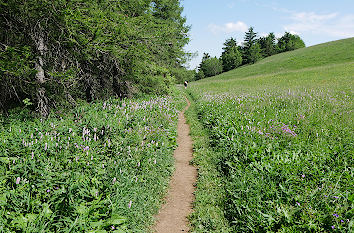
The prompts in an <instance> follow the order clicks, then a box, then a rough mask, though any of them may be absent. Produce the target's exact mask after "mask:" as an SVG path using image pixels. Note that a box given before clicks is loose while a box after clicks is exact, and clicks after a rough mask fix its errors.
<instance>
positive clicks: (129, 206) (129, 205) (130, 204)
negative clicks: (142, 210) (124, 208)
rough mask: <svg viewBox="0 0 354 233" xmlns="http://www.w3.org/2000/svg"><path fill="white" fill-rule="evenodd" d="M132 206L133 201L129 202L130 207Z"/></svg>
mask: <svg viewBox="0 0 354 233" xmlns="http://www.w3.org/2000/svg"><path fill="white" fill-rule="evenodd" d="M131 207H132V201H130V202H129V204H128V208H129V209H130V208H131Z"/></svg>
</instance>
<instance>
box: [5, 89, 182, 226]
mask: <svg viewBox="0 0 354 233" xmlns="http://www.w3.org/2000/svg"><path fill="white" fill-rule="evenodd" d="M184 104H185V101H184V99H183V98H182V97H181V96H180V95H179V94H178V95H175V96H173V97H171V96H170V97H169V96H163V97H150V98H147V97H145V98H142V99H133V100H132V99H130V100H129V99H123V100H109V101H106V102H103V101H97V102H94V103H91V104H87V103H82V104H79V105H78V106H77V107H76V108H75V109H73V110H72V111H70V112H64V113H59V114H60V115H55V116H54V115H52V116H49V118H48V119H47V120H40V119H37V118H34V119H29V118H28V116H24V117H23V116H21V115H20V114H18V112H14V113H13V114H11V115H10V117H8V118H5V119H3V120H2V121H0V155H1V156H0V173H1V174H2V175H1V177H0V231H1V232H143V231H146V229H147V228H148V227H149V226H150V225H151V224H152V223H153V221H154V219H153V215H154V214H156V213H157V211H158V208H159V207H160V205H161V200H162V198H163V195H164V194H165V192H166V188H167V186H168V182H169V179H170V176H171V174H172V171H173V164H174V159H173V150H174V149H175V148H176V136H177V134H176V126H177V119H178V112H179V110H181V109H182V107H183V106H184ZM27 113H28V112H27ZM21 114H26V113H21ZM23 118H24V119H23Z"/></svg>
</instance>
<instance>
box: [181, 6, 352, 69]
mask: <svg viewBox="0 0 354 233" xmlns="http://www.w3.org/2000/svg"><path fill="white" fill-rule="evenodd" d="M181 2H182V5H183V7H184V13H183V14H184V16H186V18H187V24H188V25H191V26H192V29H191V31H190V38H191V42H190V43H189V44H188V45H187V46H186V48H185V49H186V51H189V52H198V56H197V57H195V58H194V59H192V61H190V62H189V66H190V68H191V69H193V68H195V67H196V66H198V64H199V63H200V61H201V57H202V55H203V52H207V53H209V54H210V55H211V56H217V57H219V56H220V55H221V52H222V47H223V43H224V42H225V40H226V39H228V38H230V37H234V38H236V40H237V42H239V43H240V42H242V41H243V38H244V34H245V31H247V29H248V27H250V26H253V27H254V29H255V31H256V32H258V34H259V35H260V36H263V35H266V34H268V33H269V32H274V33H275V35H276V36H277V37H280V36H281V35H283V34H284V32H285V31H288V32H291V33H294V34H298V35H299V36H300V37H301V38H302V39H303V40H304V42H305V44H306V46H311V45H315V44H320V43H323V42H328V41H333V40H338V39H343V38H349V37H354V0H292V1H287V0H283V1H281V0H182V1H181Z"/></svg>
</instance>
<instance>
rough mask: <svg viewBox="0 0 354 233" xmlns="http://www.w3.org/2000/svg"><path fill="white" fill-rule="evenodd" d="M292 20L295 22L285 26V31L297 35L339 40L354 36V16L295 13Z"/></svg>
mask: <svg viewBox="0 0 354 233" xmlns="http://www.w3.org/2000/svg"><path fill="white" fill-rule="evenodd" d="M290 18H291V19H292V20H293V21H294V22H293V23H291V24H289V25H286V26H284V29H285V30H286V31H290V32H296V34H302V33H312V34H318V35H326V36H333V37H339V38H343V37H352V36H354V15H339V14H338V13H330V14H316V13H314V12H300V13H293V14H292V15H291V17H290Z"/></svg>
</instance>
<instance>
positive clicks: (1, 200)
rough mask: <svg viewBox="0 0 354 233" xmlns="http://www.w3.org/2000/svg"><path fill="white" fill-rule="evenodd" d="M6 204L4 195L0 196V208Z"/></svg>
mask: <svg viewBox="0 0 354 233" xmlns="http://www.w3.org/2000/svg"><path fill="white" fill-rule="evenodd" d="M6 203H7V197H6V193H4V194H2V195H0V206H5V205H6Z"/></svg>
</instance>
